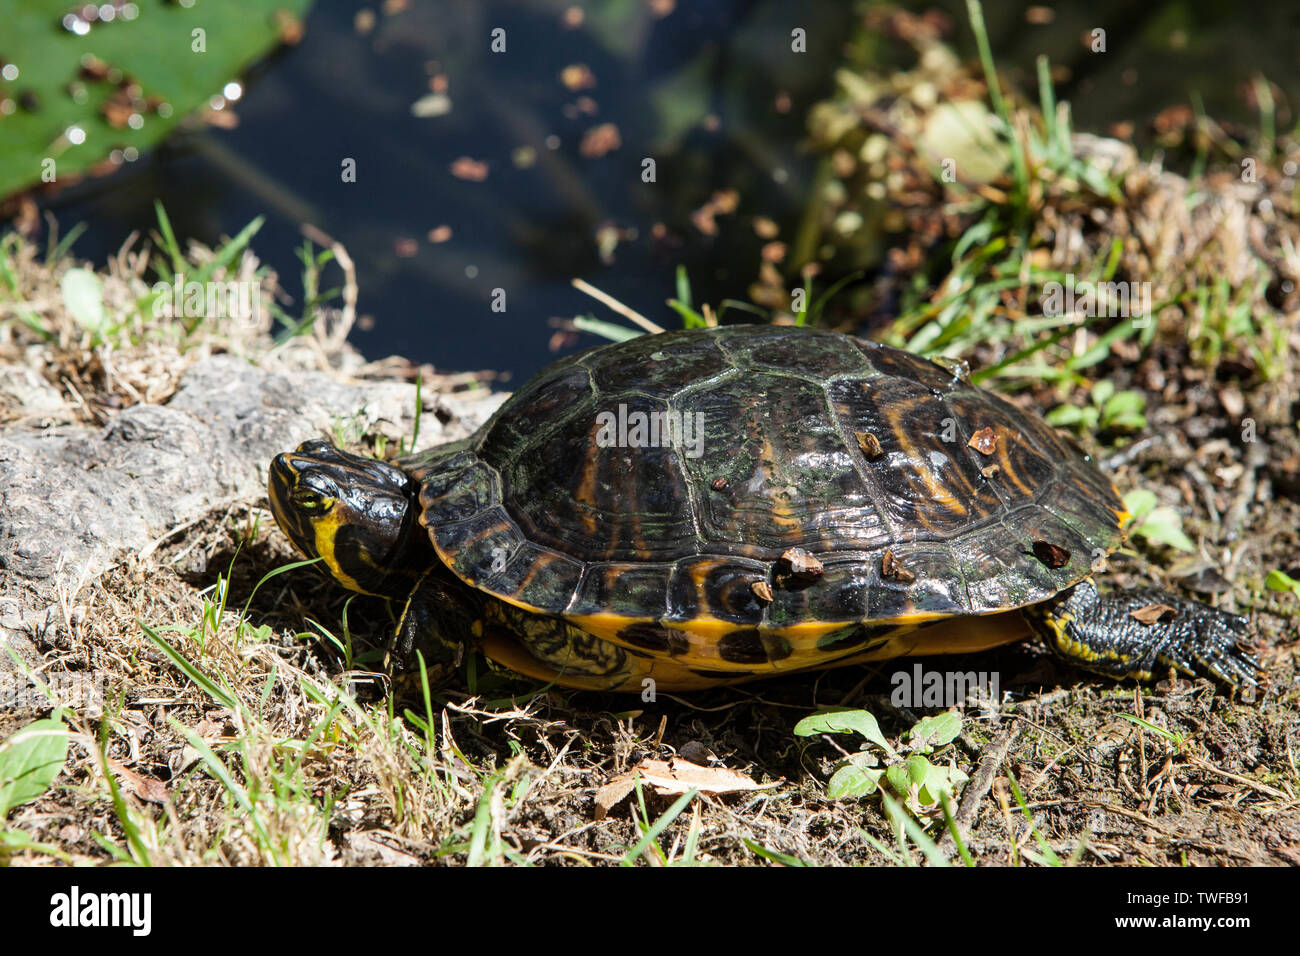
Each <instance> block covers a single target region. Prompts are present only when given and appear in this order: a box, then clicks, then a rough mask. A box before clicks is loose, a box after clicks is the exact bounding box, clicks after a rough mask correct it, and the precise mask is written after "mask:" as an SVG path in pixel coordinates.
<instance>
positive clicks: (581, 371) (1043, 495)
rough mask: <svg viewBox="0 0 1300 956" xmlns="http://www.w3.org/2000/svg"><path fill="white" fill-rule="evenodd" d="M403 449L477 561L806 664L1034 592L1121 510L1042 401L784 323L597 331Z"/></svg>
mask: <svg viewBox="0 0 1300 956" xmlns="http://www.w3.org/2000/svg"><path fill="white" fill-rule="evenodd" d="M408 468H409V470H410V471H411V472H412V474H413V475H414V476H415V477H416V478H417V479H418V480H420V481H421V482H422V491H421V496H420V500H421V505H422V508H423V513H422V521H423V523H424V524H425V526H426V527H427V528H428V530H429V535H430V538H431V540H432V541H433V544H434V547H435V549H436V551H437V553H438V555H439V557H440V558H441V559H442V561H443V562H445V563H446V564H447V566H448V567H449V568H451V570H452V571H453V572H454V573H455V574H456V575H457V576H458V577H460V578H461V579H462V580H463V581H465V582H466V583H467V584H469V585H472V586H473V587H476V588H478V589H480V590H482V591H484V592H487V593H488V594H491V595H495V596H496V597H498V598H500V599H501V600H503V601H506V602H508V603H509V604H512V605H515V606H516V607H519V608H523V609H525V610H530V611H535V612H537V613H541V614H548V615H555V616H559V617H562V618H564V619H567V620H568V621H570V622H572V623H573V624H575V625H577V626H579V627H581V628H582V629H584V630H586V631H588V632H590V633H592V634H595V635H597V636H598V637H600V638H603V639H606V640H609V641H612V642H614V643H617V644H620V645H623V646H624V647H626V648H629V649H632V650H633V651H635V652H640V653H643V654H645V653H649V654H655V655H661V654H667V655H672V656H674V657H676V658H678V659H683V658H684V659H686V660H688V661H689V662H690V663H692V664H697V663H700V662H701V661H705V662H707V661H709V660H713V661H718V662H721V663H723V665H724V666H737V665H755V664H757V665H763V664H771V665H774V666H779V662H780V661H782V660H783V659H784V658H789V657H791V656H792V655H793V656H794V657H796V658H798V659H799V660H800V661H801V662H804V663H806V662H807V657H806V654H805V653H804V652H805V651H808V650H813V649H816V650H818V651H821V652H825V651H832V650H833V651H837V652H849V651H852V650H854V649H858V648H861V647H862V646H863V645H864V644H865V642H866V641H867V640H868V639H869V637H870V635H871V634H878V633H880V632H881V631H882V630H888V629H896V628H898V627H899V626H902V625H913V624H916V623H918V622H925V621H931V620H935V619H939V618H948V617H954V616H962V615H982V614H989V613H993V612H997V611H1004V610H1009V609H1012V608H1016V607H1021V606H1024V605H1028V604H1033V603H1037V602H1039V601H1042V600H1044V599H1046V598H1048V597H1050V596H1051V595H1053V594H1055V593H1057V592H1058V591H1060V590H1062V589H1063V588H1066V587H1068V586H1070V585H1071V584H1074V583H1075V582H1077V581H1079V580H1080V579H1081V578H1083V577H1084V576H1085V575H1087V574H1088V573H1089V571H1090V566H1091V565H1092V563H1093V562H1094V561H1095V560H1096V558H1097V557H1098V556H1099V555H1101V554H1105V553H1107V552H1110V551H1112V550H1114V549H1115V548H1116V547H1117V546H1118V545H1119V543H1120V541H1121V533H1120V525H1121V522H1122V520H1123V518H1124V509H1123V505H1122V504H1121V502H1120V500H1119V498H1118V497H1117V495H1116V493H1115V491H1114V488H1113V487H1112V486H1111V484H1110V482H1109V481H1108V480H1107V479H1106V478H1105V477H1104V476H1103V475H1102V474H1101V472H1100V471H1098V470H1097V468H1096V467H1095V466H1094V465H1093V464H1092V463H1091V461H1090V460H1089V459H1088V458H1087V457H1086V456H1085V455H1084V454H1083V453H1082V452H1081V451H1080V450H1079V449H1078V448H1077V447H1075V446H1074V445H1073V444H1072V443H1070V442H1068V441H1067V440H1065V439H1063V438H1062V437H1060V436H1059V435H1058V434H1057V433H1056V432H1055V431H1054V430H1053V429H1052V428H1050V427H1049V426H1047V425H1046V424H1045V423H1044V422H1043V421H1042V420H1040V419H1039V418H1037V417H1035V416H1033V415H1028V414H1026V413H1024V412H1022V411H1020V410H1019V409H1017V408H1016V407H1015V406H1013V405H1011V404H1009V403H1008V402H1006V401H1004V400H1003V399H1001V398H999V397H997V396H996V395H993V394H991V393H990V392H987V391H984V390H983V389H980V388H977V387H975V386H973V385H971V384H970V383H969V382H968V381H967V380H966V379H964V378H962V377H960V376H958V375H955V374H954V373H953V371H951V370H949V369H945V368H943V367H941V366H939V365H937V364H935V363H933V362H930V361H928V360H926V359H923V358H918V357H917V356H915V355H912V354H910V353H908V352H903V351H900V350H898V349H894V348H890V347H888V346H884V345H879V344H877V343H873V342H868V341H865V340H861V339H856V338H852V337H850V336H846V335H842V334H839V333H836V332H829V331H821V330H814V329H807V328H798V327H789V326H785V327H782V326H732V327H727V328H712V329H692V330H686V331H680V332H668V333H663V334H660V335H653V336H650V335H647V336H642V337H639V338H635V339H632V340H630V341H627V342H622V343H617V344H613V345H605V346H600V347H597V348H593V349H589V350H587V351H585V352H581V353H579V354H576V355H574V356H571V357H569V358H567V359H564V360H562V361H560V362H557V363H556V364H554V365H552V366H550V367H549V368H547V369H546V370H544V371H543V372H542V373H540V374H539V375H538V376H537V377H536V378H534V379H532V380H531V381H530V382H528V384H526V385H525V386H524V387H523V388H521V389H520V390H519V391H518V392H516V393H515V394H514V395H513V396H512V397H511V398H510V399H509V400H508V401H507V402H506V403H505V404H504V405H502V406H501V408H500V409H499V410H498V411H497V413H496V414H495V415H494V416H493V417H492V418H491V419H490V420H489V421H488V422H487V423H486V424H485V425H484V426H483V427H482V428H481V429H480V430H479V431H478V432H477V433H476V434H475V435H474V436H473V437H471V438H469V439H467V440H465V441H463V442H458V443H455V444H453V445H449V446H443V447H441V448H438V449H435V450H434V451H432V452H430V453H428V454H426V455H424V456H422V457H421V458H419V459H418V460H416V461H413V462H409V463H408ZM796 652H797V653H796ZM791 663H793V661H791Z"/></svg>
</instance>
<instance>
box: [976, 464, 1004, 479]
mask: <svg viewBox="0 0 1300 956" xmlns="http://www.w3.org/2000/svg"><path fill="white" fill-rule="evenodd" d="M1001 470H1002V466H1001V465H985V466H984V467H983V468H981V469H980V474H981V475H982V476H983V477H985V478H992V477H993V476H994V475H996V474H997V473H998V472H999V471H1001Z"/></svg>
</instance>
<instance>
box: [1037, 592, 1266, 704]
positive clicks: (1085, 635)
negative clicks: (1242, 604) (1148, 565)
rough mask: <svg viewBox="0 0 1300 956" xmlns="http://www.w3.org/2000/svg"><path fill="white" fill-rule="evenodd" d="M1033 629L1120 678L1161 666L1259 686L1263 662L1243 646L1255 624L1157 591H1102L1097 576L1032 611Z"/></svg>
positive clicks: (1142, 675) (1060, 649) (1065, 652)
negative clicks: (1097, 584)
mask: <svg viewBox="0 0 1300 956" xmlns="http://www.w3.org/2000/svg"><path fill="white" fill-rule="evenodd" d="M1032 610H1033V611H1035V612H1037V614H1036V615H1030V617H1031V623H1032V624H1033V626H1034V629H1035V630H1036V631H1038V633H1039V634H1041V635H1042V636H1043V637H1044V638H1045V639H1046V640H1047V642H1048V643H1049V644H1050V645H1051V646H1052V648H1053V649H1054V650H1055V651H1057V653H1059V654H1061V655H1062V656H1063V657H1066V658H1068V659H1070V660H1071V661H1074V662H1075V663H1077V664H1079V665H1081V666H1083V667H1086V668H1088V669H1089V670H1092V671H1096V672H1097V673H1100V674H1105V675H1106V676H1108V677H1114V678H1117V679H1120V678H1124V677H1135V678H1138V679H1140V680H1149V679H1150V678H1151V676H1152V673H1153V672H1154V671H1155V668H1156V665H1157V664H1161V663H1163V664H1166V665H1168V666H1171V667H1174V668H1176V669H1177V670H1179V671H1182V672H1183V673H1184V674H1188V675H1191V676H1196V675H1207V676H1211V677H1215V678H1217V679H1219V680H1221V681H1223V682H1224V683H1225V684H1228V685H1230V686H1232V687H1254V686H1256V685H1257V684H1258V683H1259V677H1260V675H1261V673H1262V672H1263V667H1262V666H1261V665H1260V663H1259V661H1258V660H1257V659H1256V658H1255V657H1254V656H1253V655H1251V654H1250V653H1248V652H1247V651H1246V650H1244V649H1243V648H1242V647H1241V641H1242V640H1243V639H1244V638H1245V637H1246V636H1248V634H1249V632H1250V622H1249V621H1248V620H1247V619H1246V618H1244V617H1242V616H1241V615H1239V614H1230V613H1228V612H1227V611H1220V610H1219V609H1217V608H1212V607H1209V606H1208V605H1205V604H1201V603H1200V602H1198V601H1191V600H1188V599H1187V598H1184V597H1180V596H1178V595H1176V594H1170V593H1168V592H1165V591H1156V590H1146V589H1144V590H1137V591H1111V592H1108V593H1104V594H1103V593H1101V592H1099V591H1098V590H1097V588H1096V586H1095V585H1094V584H1093V583H1092V581H1090V580H1085V581H1082V582H1080V583H1079V584H1078V585H1077V586H1075V587H1074V588H1073V589H1072V590H1071V591H1069V592H1066V593H1065V594H1063V595H1061V596H1060V597H1059V598H1057V599H1056V600H1054V601H1049V602H1047V603H1045V604H1043V605H1039V606H1038V607H1037V608H1034V609H1032Z"/></svg>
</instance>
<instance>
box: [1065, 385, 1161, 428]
mask: <svg viewBox="0 0 1300 956" xmlns="http://www.w3.org/2000/svg"><path fill="white" fill-rule="evenodd" d="M1089 398H1090V400H1091V403H1090V404H1088V405H1084V406H1079V405H1057V406H1056V407H1055V408H1053V409H1052V410H1051V411H1050V412H1048V413H1047V416H1046V417H1047V421H1048V424H1051V425H1056V426H1058V427H1061V428H1069V427H1073V428H1076V429H1077V430H1078V431H1080V432H1092V433H1095V432H1098V431H1126V432H1133V431H1139V430H1140V429H1143V428H1146V426H1147V419H1146V415H1144V414H1143V412H1145V411H1146V407H1147V400H1146V397H1145V396H1144V395H1143V394H1142V393H1141V392H1133V391H1127V390H1126V391H1123V392H1116V391H1115V386H1114V384H1113V383H1111V382H1108V381H1104V380H1103V381H1100V382H1098V383H1096V384H1095V385H1093V387H1092V391H1091V392H1090V393H1089Z"/></svg>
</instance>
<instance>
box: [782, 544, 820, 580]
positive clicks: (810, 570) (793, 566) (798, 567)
mask: <svg viewBox="0 0 1300 956" xmlns="http://www.w3.org/2000/svg"><path fill="white" fill-rule="evenodd" d="M781 560H782V561H784V562H785V563H786V564H788V565H789V566H790V573H791V574H793V575H794V576H795V577H798V578H819V577H821V576H822V574H823V573H824V572H825V571H826V568H825V566H824V565H823V564H822V563H821V562H820V561H818V560H817V559H816V558H815V557H813V556H812V555H811V554H809V553H808V552H807V551H805V550H804V549H803V548H790V549H789V550H787V551H786V552H785V553H784V554H783V555H781Z"/></svg>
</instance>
